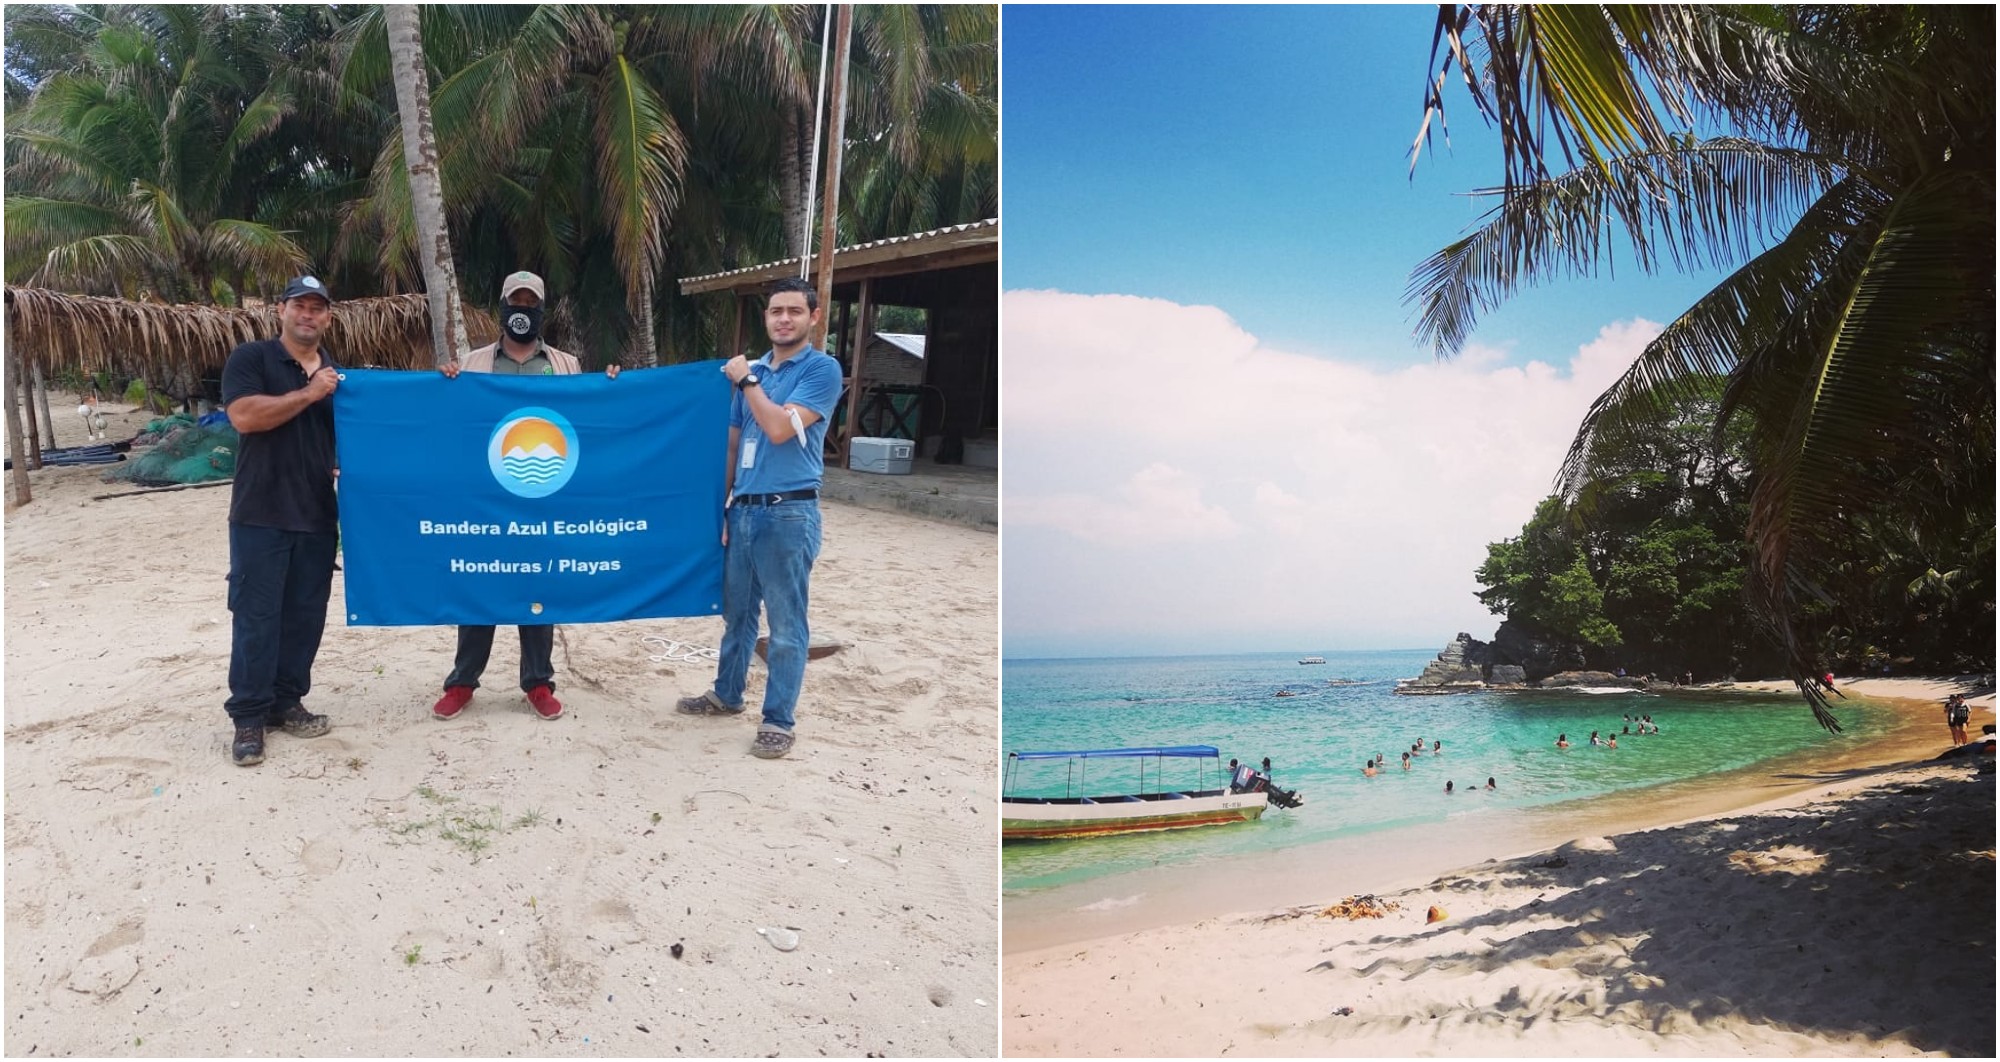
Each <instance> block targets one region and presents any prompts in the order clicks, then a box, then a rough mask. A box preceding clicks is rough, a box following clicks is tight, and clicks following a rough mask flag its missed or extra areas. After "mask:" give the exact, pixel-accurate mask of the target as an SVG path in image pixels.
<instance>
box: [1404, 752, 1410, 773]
mask: <svg viewBox="0 0 2000 1062" xmlns="http://www.w3.org/2000/svg"><path fill="white" fill-rule="evenodd" d="M1403 769H1404V770H1406V771H1407V770H1409V769H1410V754H1409V753H1407V752H1405V753H1403Z"/></svg>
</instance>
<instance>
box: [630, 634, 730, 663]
mask: <svg viewBox="0 0 2000 1062" xmlns="http://www.w3.org/2000/svg"><path fill="white" fill-rule="evenodd" d="M639 640H640V641H642V642H644V643H646V644H647V645H656V646H658V647H659V648H660V651H659V653H657V654H655V655H651V656H648V657H646V659H647V660H650V661H652V662H653V663H655V664H664V663H666V662H668V661H669V660H673V661H678V662H680V663H683V664H698V663H700V662H702V661H703V660H716V659H719V658H720V657H721V655H722V654H721V653H718V652H717V651H715V650H713V649H710V648H708V647H707V646H705V645H696V644H694V643H693V642H677V641H674V640H673V639H672V638H662V637H660V636H659V635H657V634H649V635H647V636H646V637H644V638H641V639H639Z"/></svg>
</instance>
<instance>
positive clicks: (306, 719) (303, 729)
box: [264, 704, 333, 738]
mask: <svg viewBox="0 0 2000 1062" xmlns="http://www.w3.org/2000/svg"><path fill="white" fill-rule="evenodd" d="M264 725H265V726H266V727H277V728H278V729H280V730H283V731H284V732H285V733H287V734H290V735H292V736H293V737H302V738H316V737H319V736H320V735H322V734H324V733H326V732H327V731H329V730H332V729H333V722H332V720H330V719H328V718H327V717H326V716H323V715H314V714H312V713H311V712H308V711H306V706H305V705H303V704H288V705H286V706H285V707H283V708H281V709H279V710H277V711H275V712H272V713H271V714H270V715H269V716H268V717H266V718H265V720H264Z"/></svg>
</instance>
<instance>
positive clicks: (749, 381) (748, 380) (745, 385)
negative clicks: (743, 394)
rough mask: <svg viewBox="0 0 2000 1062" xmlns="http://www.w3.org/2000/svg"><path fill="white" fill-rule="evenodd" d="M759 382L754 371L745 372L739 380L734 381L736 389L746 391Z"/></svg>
mask: <svg viewBox="0 0 2000 1062" xmlns="http://www.w3.org/2000/svg"><path fill="white" fill-rule="evenodd" d="M759 382H760V381H759V380H758V379H757V374H756V373H754V372H752V373H745V374H744V376H743V378H742V379H741V380H738V381H736V389H737V390H738V391H748V390H749V389H750V388H752V387H755V386H757V385H758V383H759Z"/></svg>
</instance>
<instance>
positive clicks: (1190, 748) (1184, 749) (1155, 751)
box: [1007, 745, 1222, 760]
mask: <svg viewBox="0 0 2000 1062" xmlns="http://www.w3.org/2000/svg"><path fill="white" fill-rule="evenodd" d="M1007 756H1008V758H1010V759H1016V760H1067V759H1077V760H1087V759H1109V758H1113V757H1120V756H1126V757H1129V756H1186V757H1190V758H1193V757H1200V758H1202V759H1220V758H1221V757H1222V753H1221V752H1219V751H1217V750H1216V748H1215V746H1214V745H1163V746H1160V747H1157V748H1149V749H1082V750H1078V751H1076V752H1010V753H1008V754H1007Z"/></svg>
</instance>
